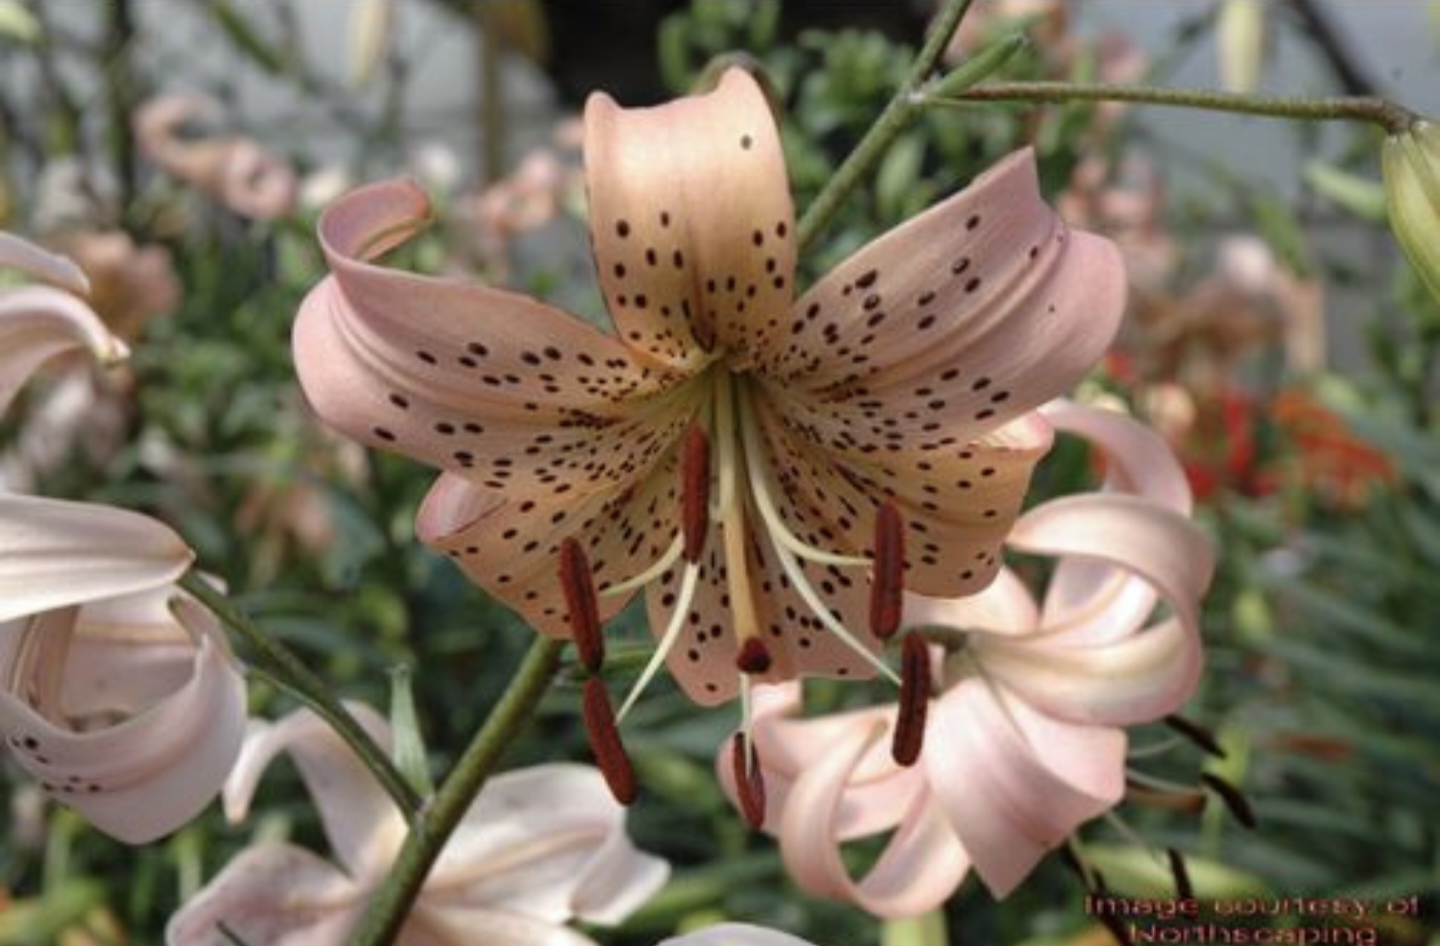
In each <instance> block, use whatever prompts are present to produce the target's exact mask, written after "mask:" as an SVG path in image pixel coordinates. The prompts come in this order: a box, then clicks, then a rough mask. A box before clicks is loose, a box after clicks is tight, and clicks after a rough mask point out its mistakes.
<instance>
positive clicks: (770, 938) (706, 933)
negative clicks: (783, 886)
mask: <svg viewBox="0 0 1440 946" xmlns="http://www.w3.org/2000/svg"><path fill="white" fill-rule="evenodd" d="M659 946H813V944H812V943H810V942H809V941H808V940H803V939H801V938H800V937H798V936H791V935H790V934H789V933H780V932H777V931H775V930H767V929H765V928H764V927H761V926H751V925H750V924H748V923H721V924H718V925H716V926H707V927H706V928H705V929H703V930H697V931H695V932H694V933H686V934H685V935H684V936H672V937H671V938H670V939H667V940H664V941H662V942H661V943H660V944H659Z"/></svg>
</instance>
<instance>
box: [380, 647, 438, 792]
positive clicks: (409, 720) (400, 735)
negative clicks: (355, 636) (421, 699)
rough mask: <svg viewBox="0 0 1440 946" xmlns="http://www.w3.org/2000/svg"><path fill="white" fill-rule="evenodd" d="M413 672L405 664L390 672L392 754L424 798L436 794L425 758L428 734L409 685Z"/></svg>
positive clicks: (397, 766) (402, 771)
mask: <svg viewBox="0 0 1440 946" xmlns="http://www.w3.org/2000/svg"><path fill="white" fill-rule="evenodd" d="M410 679H411V672H410V668H409V667H408V666H406V665H405V664H401V665H399V666H397V667H394V668H392V669H391V671H390V730H391V734H392V739H393V743H392V745H391V749H390V754H391V756H392V758H393V759H394V760H395V767H396V768H397V769H399V770H400V773H401V774H402V775H404V776H405V779H406V780H407V781H408V782H409V783H410V785H411V786H412V787H413V788H414V789H415V791H417V792H419V793H420V795H421V797H424V798H429V797H430V796H431V795H433V794H435V783H434V782H433V781H431V779H430V766H429V764H428V763H427V761H426V754H425V736H424V734H423V733H421V732H420V720H419V718H418V717H417V716H416V714H415V693H414V691H413V690H412V689H411V686H410Z"/></svg>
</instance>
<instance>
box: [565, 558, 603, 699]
mask: <svg viewBox="0 0 1440 946" xmlns="http://www.w3.org/2000/svg"><path fill="white" fill-rule="evenodd" d="M560 589H561V590H562V591H563V592H564V594H565V607H566V608H567V609H568V610H569V612H570V637H571V639H572V640H574V641H575V651H576V653H577V654H579V656H580V663H581V665H582V666H584V668H585V669H586V670H588V671H590V672H591V673H599V672H600V665H601V664H603V663H604V662H605V637H604V635H603V634H602V633H601V632H600V603H599V600H598V598H597V597H596V594H595V576H594V575H592V574H591V573H590V560H589V559H588V558H586V557H585V549H584V547H582V546H581V545H580V543H579V542H576V541H575V540H574V539H566V540H565V541H564V542H561V543H560Z"/></svg>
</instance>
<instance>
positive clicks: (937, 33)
mask: <svg viewBox="0 0 1440 946" xmlns="http://www.w3.org/2000/svg"><path fill="white" fill-rule="evenodd" d="M971 2H972V0H950V2H948V3H946V4H945V7H944V9H942V10H941V11H940V13H939V15H938V16H936V17H935V21H934V25H933V26H931V28H930V35H929V36H927V37H926V39H925V45H924V46H922V47H921V48H920V52H919V54H918V55H917V56H916V57H915V63H914V64H913V65H912V66H911V67H910V72H909V74H908V75H907V76H906V78H905V82H904V84H903V85H902V86H901V87H900V89H899V90H898V91H896V93H895V97H894V98H892V99H891V100H890V104H888V105H886V106H885V110H884V111H883V112H881V113H880V117H879V118H878V119H876V121H875V124H873V125H871V126H870V130H869V131H867V132H866V133H865V137H864V138H861V139H860V143H859V144H858V145H856V146H855V150H854V151H852V152H850V154H849V156H848V157H846V158H845V160H844V162H843V163H842V164H841V165H840V168H839V169H838V170H837V171H836V172H835V175H834V176H833V177H831V178H830V180H829V181H828V182H827V183H826V184H825V188H824V189H823V190H821V191H820V194H819V195H818V196H817V197H816V198H815V200H814V201H813V202H812V203H811V204H810V206H809V207H807V208H805V215H804V216H803V217H801V218H800V223H799V224H798V225H797V227H796V234H795V239H796V242H797V244H798V248H799V249H800V251H801V252H804V250H805V249H806V247H808V246H809V245H810V244H811V243H812V242H813V241H814V240H815V237H816V236H818V235H819V233H820V231H821V230H823V229H825V224H827V223H829V222H830V218H831V217H833V216H834V215H835V211H837V210H839V209H840V205H841V204H843V203H844V202H845V199H846V198H847V197H849V196H850V194H851V193H852V192H853V191H854V190H855V188H857V187H859V186H860V182H861V181H862V180H863V179H864V178H865V176H866V175H867V174H869V173H870V171H871V169H872V168H874V167H875V164H876V163H877V162H878V161H879V160H880V158H881V156H882V155H884V153H885V150H886V149H887V148H889V147H890V144H891V142H893V141H894V140H895V139H896V138H897V137H899V135H900V133H901V132H902V131H904V130H905V129H906V128H907V127H908V126H909V125H910V123H911V122H912V121H914V120H915V118H916V116H917V115H919V113H920V105H919V103H918V102H917V95H916V93H918V92H919V90H920V87H921V85H922V83H924V82H925V80H926V79H927V78H928V77H929V75H930V73H931V72H932V71H933V70H934V68H935V64H936V63H937V62H939V61H940V55H941V54H942V53H943V52H945V47H946V46H947V45H948V44H949V43H950V37H952V36H954V35H955V30H956V28H957V27H959V25H960V21H961V20H962V19H964V17H965V12H966V11H967V10H969V9H970V4H971Z"/></svg>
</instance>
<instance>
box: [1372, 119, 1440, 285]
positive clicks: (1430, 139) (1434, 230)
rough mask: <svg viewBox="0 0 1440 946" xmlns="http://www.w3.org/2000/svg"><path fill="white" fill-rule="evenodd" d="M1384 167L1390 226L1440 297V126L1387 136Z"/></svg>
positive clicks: (1416, 127)
mask: <svg viewBox="0 0 1440 946" xmlns="http://www.w3.org/2000/svg"><path fill="white" fill-rule="evenodd" d="M1381 169H1382V171H1383V173H1384V177H1385V203H1386V206H1387V208H1388V210H1389V212H1390V229H1392V230H1394V231H1395V236H1396V238H1397V239H1399V241H1400V246H1401V247H1402V248H1403V249H1404V250H1405V255H1406V256H1408V257H1410V262H1411V263H1412V264H1413V265H1414V266H1415V269H1416V270H1417V271H1418V272H1419V273H1420V278H1421V279H1422V280H1424V281H1425V286H1426V288H1428V289H1429V290H1430V293H1431V295H1433V296H1434V297H1435V298H1437V299H1440V127H1437V126H1436V125H1435V124H1434V123H1432V122H1428V121H1417V122H1415V123H1414V124H1413V125H1411V126H1410V130H1409V131H1407V132H1405V133H1404V134H1399V135H1391V136H1390V137H1389V138H1387V139H1385V150H1384V153H1383V156H1382V163H1381Z"/></svg>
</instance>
